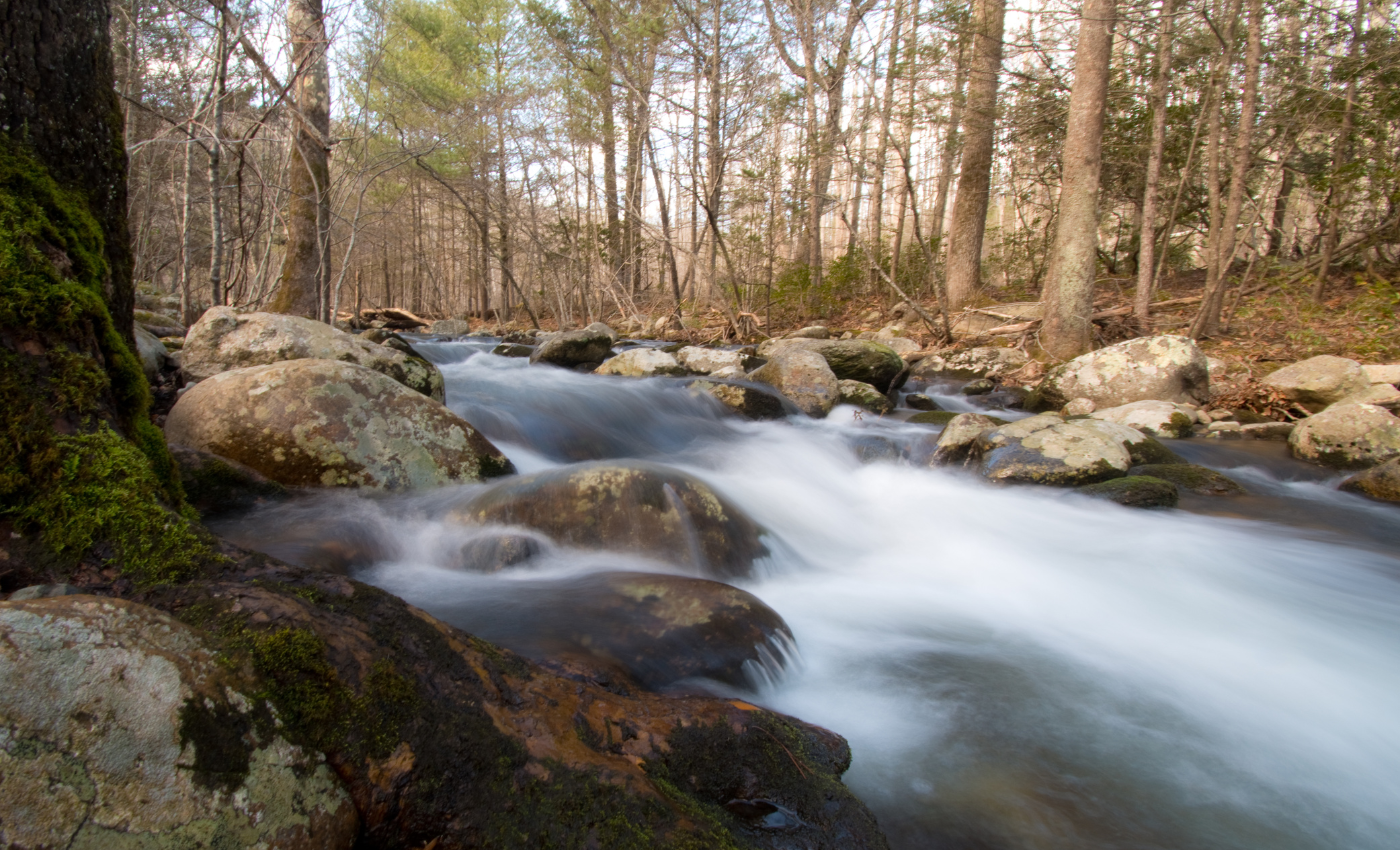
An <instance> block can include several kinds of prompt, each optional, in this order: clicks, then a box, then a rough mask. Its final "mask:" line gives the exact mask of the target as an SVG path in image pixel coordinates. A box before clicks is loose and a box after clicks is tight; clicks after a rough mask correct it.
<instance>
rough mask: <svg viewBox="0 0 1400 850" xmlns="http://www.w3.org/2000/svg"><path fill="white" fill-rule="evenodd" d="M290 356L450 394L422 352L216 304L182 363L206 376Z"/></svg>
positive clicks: (193, 330)
mask: <svg viewBox="0 0 1400 850" xmlns="http://www.w3.org/2000/svg"><path fill="white" fill-rule="evenodd" d="M285 360H340V361H342V362H345V363H354V364H357V365H359V366H364V367H365V368H367V369H373V370H374V371H376V372H379V373H381V374H384V375H388V376H389V377H390V378H393V379H394V380H395V381H398V382H399V383H400V384H403V385H404V386H406V387H408V388H409V389H412V390H416V391H418V392H420V393H422V394H423V395H425V396H428V397H430V398H433V399H436V400H437V401H442V400H443V399H444V397H445V396H444V390H443V382H442V373H441V372H439V371H438V369H437V367H436V366H434V365H433V364H431V363H429V362H428V361H426V360H423V359H422V358H419V357H412V356H410V355H408V354H405V353H404V352H402V351H396V350H394V349H392V348H389V347H388V346H384V345H376V344H375V343H373V342H370V341H369V340H366V339H361V338H359V337H357V336H355V335H353V334H348V333H345V332H344V331H339V330H336V329H335V328H333V327H331V326H330V325H327V324H323V323H321V322H317V321H313V320H312V319H306V318H303V317H301V316H287V315H283V314H282V313H239V312H237V311H235V310H234V309H233V308H232V307H211V308H210V309H209V310H207V311H205V313H204V315H203V316H200V318H199V321H197V322H195V323H194V325H193V326H191V327H190V331H189V333H188V334H186V335H185V346H184V348H183V349H182V350H181V354H180V368H181V370H182V371H183V372H184V373H185V375H186V376H187V377H189V378H192V379H194V380H196V381H202V380H204V379H206V378H212V377H213V376H215V375H217V374H219V373H220V372H227V371H229V370H231V369H246V368H247V367H249V366H266V365H268V364H271V363H280V362H282V361H285Z"/></svg>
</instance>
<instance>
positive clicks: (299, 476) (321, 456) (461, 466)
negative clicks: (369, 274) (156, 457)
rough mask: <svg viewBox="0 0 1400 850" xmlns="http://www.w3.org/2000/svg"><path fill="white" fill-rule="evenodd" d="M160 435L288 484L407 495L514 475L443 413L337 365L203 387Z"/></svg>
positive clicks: (229, 375) (300, 366) (223, 378)
mask: <svg viewBox="0 0 1400 850" xmlns="http://www.w3.org/2000/svg"><path fill="white" fill-rule="evenodd" d="M165 433H166V437H167V439H168V440H169V442H171V443H175V444H178V445H184V446H189V447H191V448H195V449H200V450H202V451H207V452H211V453H213V454H217V455H219V456H221V457H225V458H228V459H230V460H233V461H236V462H238V463H242V464H244V465H246V466H248V467H251V468H252V469H254V470H256V471H257V472H258V473H260V474H262V475H264V476H266V477H267V478H270V479H272V480H273V481H276V482H278V483H280V484H284V485H287V486H297V487H368V488H374V489H382V490H407V489H415V488H422V487H433V486H440V485H442V484H447V483H451V482H454V481H474V480H480V479H482V478H488V477H492V476H496V475H502V474H507V473H509V472H513V471H514V467H512V466H511V464H510V461H508V460H506V458H505V457H504V456H503V455H502V454H501V453H500V451H499V450H497V449H496V447H495V446H493V445H492V444H491V442H490V441H489V440H487V439H486V438H485V437H483V436H482V435H481V434H479V433H478V432H477V431H476V430H475V429H474V428H472V426H471V425H470V424H468V423H467V422H466V421H465V420H463V419H461V418H460V417H458V416H457V415H456V414H454V413H453V412H452V411H450V410H448V409H447V408H446V407H443V406H442V405H441V404H439V403H437V402H435V401H433V400H432V399H429V398H427V397H426V396H423V395H422V394H420V393H416V392H414V391H412V390H409V389H408V388H406V387H404V386H403V385H402V384H399V383H397V382H395V381H392V380H390V379H389V378H387V377H385V376H384V375H382V374H380V373H379V372H375V371H373V370H371V369H367V368H365V367H363V366H356V365H353V364H350V363H341V362H338V361H333V360H291V361H283V362H279V363H274V364H272V365H269V366H256V367H253V368H249V369H237V370H234V371H230V372H222V373H220V374H218V375H215V376H214V377H212V378H209V379H207V380H204V381H201V382H199V384H197V385H195V386H194V387H193V388H191V389H190V390H189V391H188V392H186V393H185V394H184V395H183V396H182V397H181V398H180V400H179V401H178V402H177V403H176V404H175V407H174V408H173V409H172V410H171V411H170V415H169V417H168V418H167V420H166V424H165Z"/></svg>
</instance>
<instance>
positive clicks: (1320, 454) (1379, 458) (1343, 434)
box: [1288, 404, 1400, 469]
mask: <svg viewBox="0 0 1400 850" xmlns="http://www.w3.org/2000/svg"><path fill="white" fill-rule="evenodd" d="M1288 447H1289V448H1290V449H1292V450H1293V455H1294V457H1298V458H1301V459H1303V460H1310V461H1312V462H1314V463H1320V464H1322V465H1324V466H1332V467H1336V468H1338V469H1363V468H1365V467H1368V466H1375V465H1376V464H1378V463H1382V462H1384V461H1387V460H1390V459H1391V458H1393V457H1396V456H1400V418H1396V416H1395V414H1393V413H1391V412H1390V411H1388V410H1385V409H1383V408H1380V407H1377V406H1375V405H1373V404H1334V405H1332V406H1331V407H1328V408H1327V409H1326V410H1324V411H1322V412H1321V413H1317V414H1314V415H1312V416H1309V417H1308V418H1306V419H1304V420H1302V421H1300V422H1298V424H1297V425H1295V426H1294V428H1293V432H1292V433H1291V434H1289V435H1288Z"/></svg>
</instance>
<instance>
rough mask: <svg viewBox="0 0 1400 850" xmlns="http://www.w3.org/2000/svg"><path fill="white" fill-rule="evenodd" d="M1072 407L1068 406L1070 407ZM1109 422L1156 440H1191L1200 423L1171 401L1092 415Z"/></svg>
mask: <svg viewBox="0 0 1400 850" xmlns="http://www.w3.org/2000/svg"><path fill="white" fill-rule="evenodd" d="M1067 407H1068V406H1067ZM1089 415H1090V416H1092V417H1093V418H1095V419H1102V420H1104V421H1105V422H1117V423H1118V424H1119V425H1127V426H1128V427H1129V428H1136V429H1138V430H1139V431H1142V432H1144V433H1147V434H1152V435H1153V436H1156V437H1172V438H1178V437H1189V436H1191V428H1192V426H1193V425H1195V424H1196V414H1195V411H1194V410H1192V409H1191V408H1189V407H1186V406H1184V405H1180V404H1174V403H1172V402H1170V401H1155V400H1148V401H1134V402H1130V403H1128V404H1120V405H1119V406H1117V407H1109V408H1101V409H1096V410H1094V411H1093V412H1092V413H1090V414H1089Z"/></svg>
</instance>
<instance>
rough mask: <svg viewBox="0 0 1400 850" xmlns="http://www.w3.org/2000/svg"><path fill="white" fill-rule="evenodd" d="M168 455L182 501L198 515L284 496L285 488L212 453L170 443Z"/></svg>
mask: <svg viewBox="0 0 1400 850" xmlns="http://www.w3.org/2000/svg"><path fill="white" fill-rule="evenodd" d="M170 456H171V457H172V458H174V459H175V465H176V466H178V467H179V468H180V483H181V484H182V485H183V486H184V488H185V498H186V499H187V500H188V501H189V503H190V506H191V507H192V508H194V509H195V510H196V511H199V514H200V516H203V517H209V516H213V515H216V514H221V513H228V512H231V511H245V510H249V509H251V508H254V507H256V506H257V505H259V504H262V503H264V502H267V501H271V500H275V499H280V498H283V497H284V496H286V495H287V488H286V487H283V486H282V485H281V484H278V483H277V482H276V481H273V480H271V479H269V478H268V477H267V476H265V475H263V474H262V473H260V472H258V471H257V470H256V469H253V468H252V467H250V466H247V465H245V464H241V463H239V462H238V461H236V460H229V459H228V458H226V457H220V456H218V455H216V454H214V453H213V452H206V451H201V450H200V449H192V448H190V447H189V446H181V445H178V444H172V445H171V446H170Z"/></svg>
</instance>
